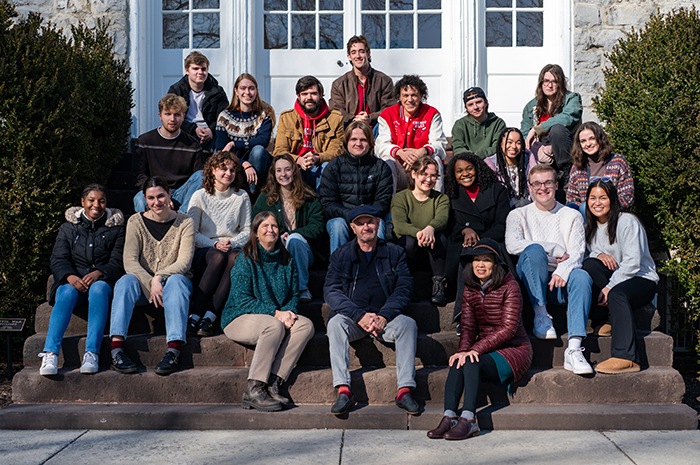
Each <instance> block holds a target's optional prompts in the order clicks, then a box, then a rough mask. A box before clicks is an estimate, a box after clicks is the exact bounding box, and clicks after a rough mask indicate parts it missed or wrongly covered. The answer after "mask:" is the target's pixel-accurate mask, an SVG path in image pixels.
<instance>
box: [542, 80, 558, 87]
mask: <svg viewBox="0 0 700 465" xmlns="http://www.w3.org/2000/svg"><path fill="white" fill-rule="evenodd" d="M542 84H544V85H545V86H548V85H550V84H551V85H553V86H556V85H557V84H558V82H557V81H556V80H553V79H544V80H542Z"/></svg>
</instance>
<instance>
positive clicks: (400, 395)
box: [396, 387, 411, 400]
mask: <svg viewBox="0 0 700 465" xmlns="http://www.w3.org/2000/svg"><path fill="white" fill-rule="evenodd" d="M410 393H411V388H407V387H402V388H399V392H398V394H396V400H403V396H405V395H406V394H410Z"/></svg>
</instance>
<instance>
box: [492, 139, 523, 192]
mask: <svg viewBox="0 0 700 465" xmlns="http://www.w3.org/2000/svg"><path fill="white" fill-rule="evenodd" d="M512 133H516V134H518V135H519V136H520V141H521V142H522V144H523V145H522V146H521V148H520V153H519V154H518V155H517V157H516V162H515V164H516V166H517V167H518V190H519V191H520V197H518V196H517V195H516V193H515V189H513V186H511V185H510V182H509V181H508V179H509V178H510V176H509V175H508V169H507V168H506V165H507V164H506V154H505V151H504V150H503V142H504V141H506V140H508V135H509V134H512ZM526 158H527V157H526V155H525V138H524V137H523V133H522V132H520V129H518V128H505V129H504V130H503V132H502V133H501V135H500V136H499V137H498V143H497V144H496V160H497V161H498V172H499V173H500V174H501V177H502V178H503V181H504V182H503V186H504V187H505V188H506V190H507V191H508V197H509V198H511V199H524V198H526V197H527V196H528V190H527V170H526V169H525V163H527V160H526Z"/></svg>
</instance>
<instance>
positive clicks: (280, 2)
mask: <svg viewBox="0 0 700 465" xmlns="http://www.w3.org/2000/svg"><path fill="white" fill-rule="evenodd" d="M265 10H267V11H279V10H283V11H286V10H287V0H265ZM266 48H267V47H266Z"/></svg>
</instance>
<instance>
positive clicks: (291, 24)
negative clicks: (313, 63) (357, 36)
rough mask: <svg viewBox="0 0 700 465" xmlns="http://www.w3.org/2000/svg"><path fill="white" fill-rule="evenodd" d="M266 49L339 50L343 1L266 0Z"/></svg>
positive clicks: (341, 44)
mask: <svg viewBox="0 0 700 465" xmlns="http://www.w3.org/2000/svg"><path fill="white" fill-rule="evenodd" d="M263 8H264V36H265V49H267V50H271V49H312V50H338V49H342V48H343V46H344V40H343V0H264V3H263Z"/></svg>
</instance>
